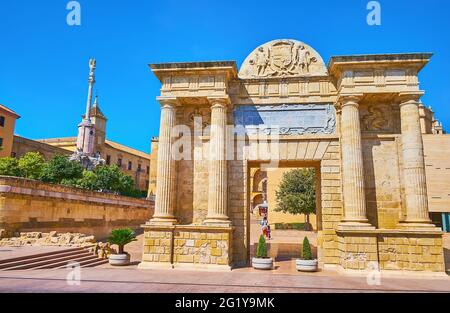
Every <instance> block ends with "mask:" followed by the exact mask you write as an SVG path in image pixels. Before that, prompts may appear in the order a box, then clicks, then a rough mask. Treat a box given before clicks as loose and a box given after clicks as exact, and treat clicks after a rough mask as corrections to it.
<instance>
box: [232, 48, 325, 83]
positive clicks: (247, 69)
mask: <svg viewBox="0 0 450 313" xmlns="http://www.w3.org/2000/svg"><path fill="white" fill-rule="evenodd" d="M325 75H327V68H326V66H325V63H324V62H323V59H322V57H321V56H320V55H319V54H318V53H317V52H316V51H315V50H314V49H313V48H311V47H310V46H308V45H306V44H305V43H303V42H300V41H297V40H288V39H282V40H274V41H271V42H268V43H266V44H264V45H262V46H260V47H258V48H257V49H256V50H254V51H253V52H252V53H251V54H250V55H249V56H248V57H247V59H246V60H245V61H244V63H243V64H242V66H241V69H240V71H239V78H241V79H261V78H272V77H281V78H284V77H308V76H325Z"/></svg>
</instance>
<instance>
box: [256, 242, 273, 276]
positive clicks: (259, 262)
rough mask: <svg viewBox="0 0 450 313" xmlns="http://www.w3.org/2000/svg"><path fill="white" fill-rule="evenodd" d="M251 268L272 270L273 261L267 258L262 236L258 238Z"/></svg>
mask: <svg viewBox="0 0 450 313" xmlns="http://www.w3.org/2000/svg"><path fill="white" fill-rule="evenodd" d="M252 266H253V268H254V269H258V270H271V269H272V268H273V259H272V258H269V257H268V254H267V243H266V239H265V238H264V236H263V235H261V237H259V242H258V247H257V248H256V257H255V258H253V260H252Z"/></svg>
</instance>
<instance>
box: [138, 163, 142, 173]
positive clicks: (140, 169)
mask: <svg viewBox="0 0 450 313" xmlns="http://www.w3.org/2000/svg"><path fill="white" fill-rule="evenodd" d="M137 170H138V172H140V171H142V165H141V164H138V169H137Z"/></svg>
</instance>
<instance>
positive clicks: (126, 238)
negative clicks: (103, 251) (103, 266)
mask: <svg viewBox="0 0 450 313" xmlns="http://www.w3.org/2000/svg"><path fill="white" fill-rule="evenodd" d="M135 240H136V235H135V234H134V231H133V230H132V229H129V228H126V229H115V230H113V231H112V232H111V235H110V236H109V238H108V241H109V242H110V243H111V244H113V245H117V246H118V247H119V250H118V253H117V254H111V255H110V256H109V264H111V265H116V266H124V265H128V264H130V255H129V254H128V253H126V252H125V251H124V248H125V245H127V244H129V243H130V242H133V241H135Z"/></svg>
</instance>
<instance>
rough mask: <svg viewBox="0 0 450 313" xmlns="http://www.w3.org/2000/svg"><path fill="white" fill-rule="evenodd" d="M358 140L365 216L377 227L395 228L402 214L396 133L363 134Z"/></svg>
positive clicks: (398, 146) (397, 137) (399, 150)
mask: <svg viewBox="0 0 450 313" xmlns="http://www.w3.org/2000/svg"><path fill="white" fill-rule="evenodd" d="M362 143H363V155H364V183H365V196H366V207H367V218H368V219H369V222H370V223H371V224H372V225H373V226H375V227H377V228H382V229H395V228H397V224H398V223H399V220H400V219H401V218H402V191H401V181H402V179H403V178H402V173H401V167H400V164H401V149H400V144H401V143H400V137H399V136H398V135H380V134H378V135H377V134H370V135H369V134H365V135H364V137H363V141H362Z"/></svg>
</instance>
